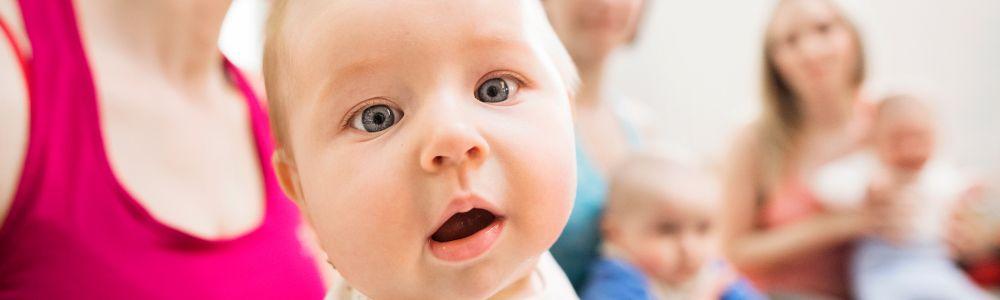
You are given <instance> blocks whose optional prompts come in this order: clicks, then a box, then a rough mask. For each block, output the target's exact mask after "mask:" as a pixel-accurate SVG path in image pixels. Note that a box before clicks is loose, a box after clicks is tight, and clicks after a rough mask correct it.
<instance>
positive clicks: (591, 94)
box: [575, 57, 609, 108]
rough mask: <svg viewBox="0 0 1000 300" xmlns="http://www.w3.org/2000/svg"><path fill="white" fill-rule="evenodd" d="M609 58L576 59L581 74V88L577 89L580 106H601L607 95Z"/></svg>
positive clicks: (576, 100)
mask: <svg viewBox="0 0 1000 300" xmlns="http://www.w3.org/2000/svg"><path fill="white" fill-rule="evenodd" d="M608 60H609V59H608V58H607V57H604V58H599V59H592V60H588V61H576V64H577V70H578V72H579V74H580V88H579V90H577V93H576V97H575V102H576V105H577V107H580V108H594V107H597V106H600V105H601V103H602V102H603V101H604V97H605V91H604V89H605V82H604V79H605V71H606V70H607V64H608Z"/></svg>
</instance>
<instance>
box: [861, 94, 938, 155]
mask: <svg viewBox="0 0 1000 300" xmlns="http://www.w3.org/2000/svg"><path fill="white" fill-rule="evenodd" d="M873 130H874V133H873V134H874V145H875V149H876V152H877V153H878V156H879V158H880V159H881V160H882V161H883V162H884V163H885V164H886V165H888V166H890V167H892V168H895V169H897V170H900V171H908V172H915V171H919V170H920V169H921V168H923V166H924V164H925V163H927V161H928V160H929V159H930V157H931V155H933V152H934V148H935V122H934V114H933V113H932V112H931V109H930V106H928V105H927V104H926V103H924V102H923V101H921V100H920V99H918V98H916V97H913V96H909V95H893V96H889V97H886V98H884V99H883V100H882V101H881V102H880V103H879V104H878V111H877V114H876V120H875V127H874V129H873Z"/></svg>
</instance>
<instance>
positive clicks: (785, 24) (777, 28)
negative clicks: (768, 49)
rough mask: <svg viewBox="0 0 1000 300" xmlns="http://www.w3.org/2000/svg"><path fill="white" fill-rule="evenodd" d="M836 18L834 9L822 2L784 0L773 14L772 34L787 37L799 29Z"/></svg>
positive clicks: (821, 0)
mask: <svg viewBox="0 0 1000 300" xmlns="http://www.w3.org/2000/svg"><path fill="white" fill-rule="evenodd" d="M836 17H837V12H836V10H835V9H834V7H833V6H832V5H831V3H829V2H827V1H824V0H784V1H782V2H781V4H779V5H778V8H777V10H776V11H775V13H774V19H773V20H772V25H771V29H772V34H773V35H775V36H782V35H787V34H789V33H792V32H794V31H795V29H797V28H799V27H804V26H807V25H808V24H811V23H814V22H819V21H828V20H830V19H834V18H836Z"/></svg>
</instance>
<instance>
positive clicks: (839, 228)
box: [723, 130, 864, 271]
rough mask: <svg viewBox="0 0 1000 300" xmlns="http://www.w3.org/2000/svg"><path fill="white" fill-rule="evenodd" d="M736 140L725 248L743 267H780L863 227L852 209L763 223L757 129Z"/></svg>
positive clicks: (728, 181)
mask: <svg viewBox="0 0 1000 300" xmlns="http://www.w3.org/2000/svg"><path fill="white" fill-rule="evenodd" d="M734 146H735V147H733V150H732V151H731V153H730V155H729V159H728V163H727V166H726V168H727V171H726V178H725V191H724V192H725V197H726V198H725V211H724V214H723V215H724V217H725V220H724V221H723V226H724V227H723V229H724V230H723V232H724V247H725V249H724V250H725V252H726V255H727V256H728V258H729V259H730V260H731V261H732V262H733V263H734V264H735V265H737V266H738V267H740V268H741V269H743V270H751V271H767V270H770V269H772V268H775V267H780V266H781V264H782V262H784V261H787V260H789V259H791V258H795V257H799V256H802V255H804V254H808V253H811V252H815V251H819V250H822V249H825V248H827V247H831V246H834V245H836V244H838V243H841V242H843V241H846V240H850V239H852V238H854V237H856V236H857V235H859V234H860V233H861V232H862V230H863V229H864V225H863V224H864V222H863V218H862V216H861V214H859V213H853V212H844V213H825V214H820V215H816V216H815V217H813V218H810V219H809V220H805V221H802V222H798V223H796V224H791V225H788V226H783V227H781V228H774V229H763V228H761V227H760V226H758V221H757V217H758V216H759V215H760V209H761V208H760V207H759V205H758V199H757V197H758V195H760V194H762V193H761V191H760V190H759V187H758V186H759V184H758V180H760V179H759V174H760V173H761V171H760V170H759V163H758V162H757V159H758V157H759V156H758V155H757V152H756V151H759V150H758V149H759V147H757V139H756V135H755V134H754V132H753V131H752V130H745V131H744V132H743V133H742V134H741V135H740V137H739V138H738V139H737V140H736V143H735V145H734Z"/></svg>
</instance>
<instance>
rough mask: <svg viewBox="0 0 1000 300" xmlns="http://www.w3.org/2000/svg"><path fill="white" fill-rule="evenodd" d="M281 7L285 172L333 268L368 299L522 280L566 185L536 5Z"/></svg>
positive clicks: (457, 291) (562, 102)
mask: <svg viewBox="0 0 1000 300" xmlns="http://www.w3.org/2000/svg"><path fill="white" fill-rule="evenodd" d="M289 5H290V6H288V7H287V10H286V12H287V15H286V17H285V18H286V20H287V21H285V22H286V23H284V27H285V28H288V29H287V30H285V31H286V34H287V36H286V37H285V39H286V40H287V44H286V45H285V47H286V49H287V50H286V51H287V54H288V55H287V56H286V57H282V58H281V60H284V61H285V63H286V66H284V68H286V69H287V71H286V72H285V73H286V74H288V76H289V78H287V79H285V80H287V81H288V84H287V85H286V87H287V90H288V92H287V94H288V95H289V98H288V99H286V101H287V103H288V105H287V109H286V112H287V115H286V118H287V120H288V138H289V141H288V143H289V144H290V145H288V147H286V149H290V151H291V153H290V156H291V157H292V158H291V159H288V160H287V161H283V162H284V163H285V164H286V168H285V169H286V170H289V171H285V173H286V175H283V176H282V178H283V180H284V181H285V183H284V184H285V186H286V189H287V190H291V192H290V194H292V195H293V197H295V198H296V199H297V200H298V202H299V203H300V204H301V206H302V209H303V211H304V213H305V215H306V216H307V218H308V219H309V220H310V222H311V223H312V225H313V226H314V228H315V230H316V231H317V232H318V234H319V236H320V240H321V245H322V247H323V249H324V250H325V251H326V252H327V254H328V256H329V260H330V262H331V263H332V264H333V265H334V266H335V267H336V268H337V270H338V271H339V272H340V273H341V275H342V276H343V277H344V278H345V279H346V280H347V281H348V282H349V283H350V285H351V286H352V287H354V288H356V289H358V290H360V291H361V292H362V293H364V294H366V295H367V296H369V297H372V298H375V299H404V298H421V299H424V298H440V299H459V298H485V297H488V296H490V295H492V294H494V293H496V292H498V291H499V290H501V289H502V288H503V287H505V286H508V285H510V284H511V283H512V282H514V281H517V280H519V279H521V278H525V277H526V275H528V274H530V272H531V271H532V269H533V268H534V267H535V263H536V262H537V258H538V256H539V255H540V254H542V253H543V252H544V251H546V250H547V249H548V248H549V247H550V246H551V245H552V243H553V242H554V241H555V239H556V238H557V236H558V235H559V233H560V232H561V230H562V228H563V226H564V225H565V223H566V220H567V218H568V215H569V212H570V209H571V206H572V199H573V196H574V195H573V193H574V188H575V184H576V177H575V174H576V172H575V163H574V161H575V160H574V157H575V156H574V155H575V152H574V147H573V145H574V142H573V131H572V130H573V126H572V121H571V116H570V108H569V104H570V103H569V99H568V92H567V91H568V88H567V86H566V82H565V81H564V78H561V77H560V75H559V74H560V73H559V72H558V70H557V67H556V65H555V64H554V61H553V58H552V54H551V53H547V51H546V49H543V45H544V43H545V42H552V41H543V39H546V38H547V37H548V36H554V35H542V33H544V32H546V31H548V32H549V33H551V28H548V27H547V26H548V25H547V23H546V21H545V19H544V13H543V12H541V10H540V4H538V3H535V2H533V1H507V0H492V1H404V0H398V1H292V2H291V3H290V4H289ZM279 165H280V163H279ZM287 166H290V167H287ZM279 169H281V168H279Z"/></svg>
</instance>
